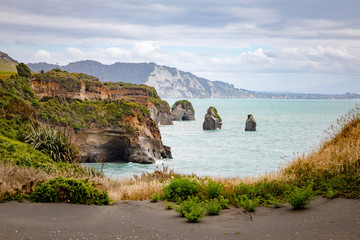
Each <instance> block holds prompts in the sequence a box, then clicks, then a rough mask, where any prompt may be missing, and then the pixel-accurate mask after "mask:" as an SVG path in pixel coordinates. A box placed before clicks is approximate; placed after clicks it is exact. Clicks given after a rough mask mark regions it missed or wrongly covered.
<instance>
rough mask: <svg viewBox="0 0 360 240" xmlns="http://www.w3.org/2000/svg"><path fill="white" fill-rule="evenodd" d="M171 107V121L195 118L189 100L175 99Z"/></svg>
mask: <svg viewBox="0 0 360 240" xmlns="http://www.w3.org/2000/svg"><path fill="white" fill-rule="evenodd" d="M171 109H172V110H171V119H172V120H173V121H189V120H195V110H194V108H193V106H192V104H191V102H189V101H187V100H179V101H176V102H175V103H174V105H173V106H172V108H171Z"/></svg>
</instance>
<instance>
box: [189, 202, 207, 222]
mask: <svg viewBox="0 0 360 240" xmlns="http://www.w3.org/2000/svg"><path fill="white" fill-rule="evenodd" d="M204 215H205V209H204V207H202V206H201V204H198V205H194V206H192V207H191V208H190V212H188V213H186V214H185V218H186V219H187V220H188V221H189V222H192V223H197V222H199V221H200V219H201V218H203V217H204Z"/></svg>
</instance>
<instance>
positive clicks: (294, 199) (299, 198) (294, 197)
mask: <svg viewBox="0 0 360 240" xmlns="http://www.w3.org/2000/svg"><path fill="white" fill-rule="evenodd" d="M314 198H315V193H314V192H313V183H310V184H309V185H308V186H307V187H302V188H299V187H294V189H293V190H292V191H290V192H288V193H287V194H286V201H287V202H288V203H289V204H290V205H291V207H293V208H294V209H302V208H305V207H306V206H307V205H308V204H309V203H310V201H311V200H313V199H314Z"/></svg>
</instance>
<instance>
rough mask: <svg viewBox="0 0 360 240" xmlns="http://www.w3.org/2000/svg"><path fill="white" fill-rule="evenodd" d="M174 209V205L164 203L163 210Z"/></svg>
mask: <svg viewBox="0 0 360 240" xmlns="http://www.w3.org/2000/svg"><path fill="white" fill-rule="evenodd" d="M174 208H175V205H174V203H172V202H168V201H165V209H167V210H170V209H174Z"/></svg>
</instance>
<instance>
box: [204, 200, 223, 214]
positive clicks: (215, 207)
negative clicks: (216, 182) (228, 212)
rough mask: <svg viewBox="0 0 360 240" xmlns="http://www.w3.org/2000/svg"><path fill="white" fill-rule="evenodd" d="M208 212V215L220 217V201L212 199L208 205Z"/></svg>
mask: <svg viewBox="0 0 360 240" xmlns="http://www.w3.org/2000/svg"><path fill="white" fill-rule="evenodd" d="M205 206H206V210H207V213H208V215H218V214H219V213H220V211H221V209H222V207H221V204H220V201H219V200H218V199H211V200H210V201H208V202H207V203H206V205H205Z"/></svg>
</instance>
